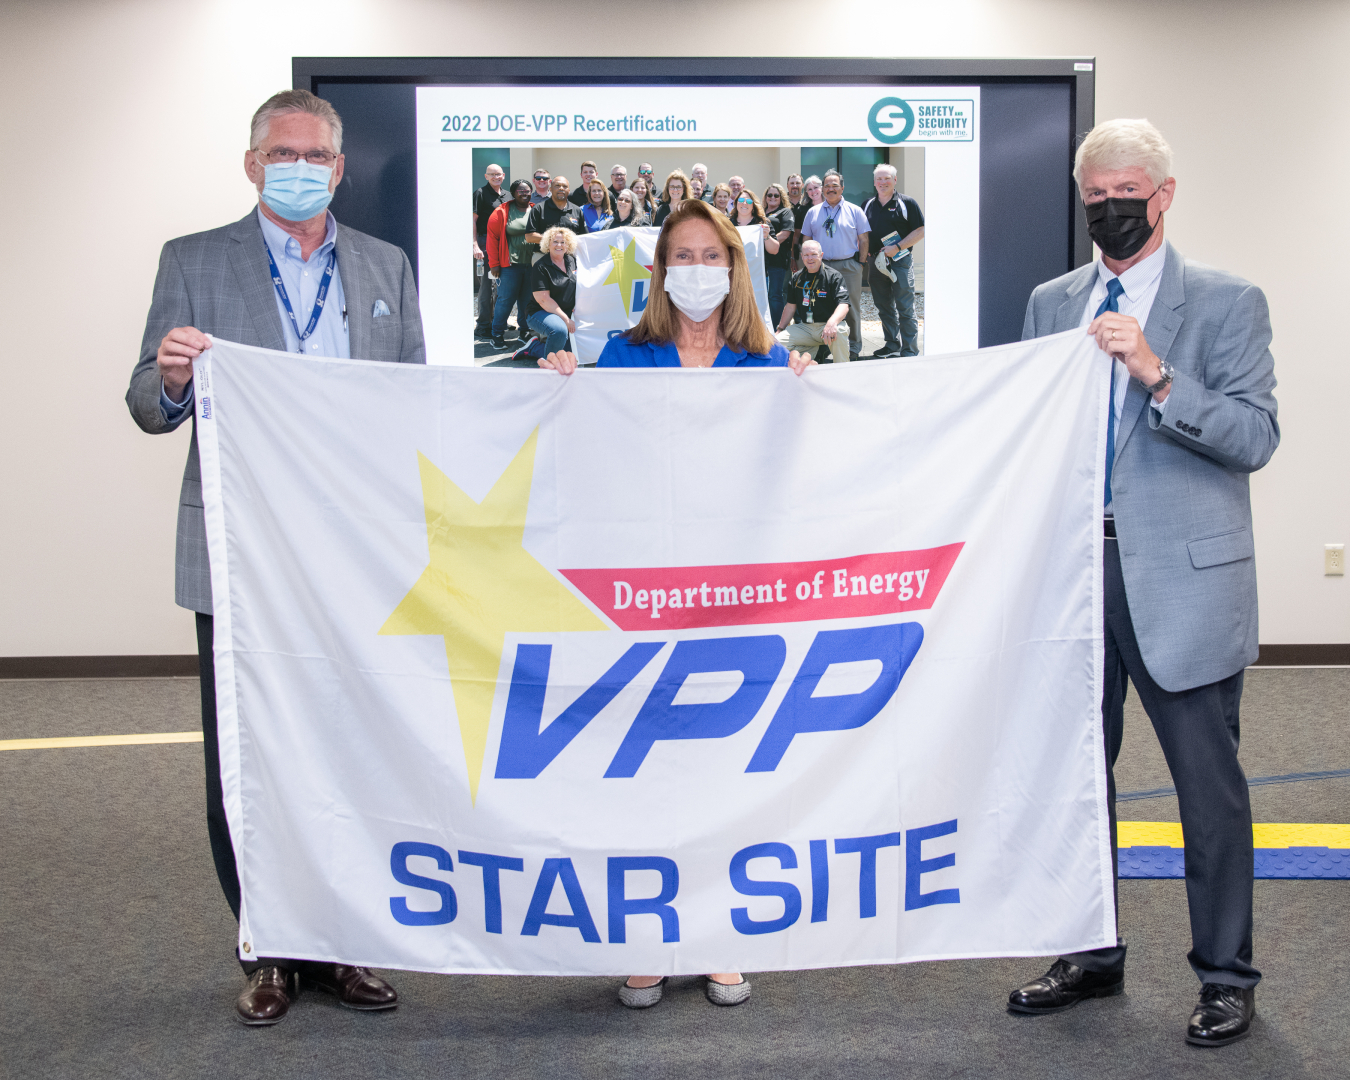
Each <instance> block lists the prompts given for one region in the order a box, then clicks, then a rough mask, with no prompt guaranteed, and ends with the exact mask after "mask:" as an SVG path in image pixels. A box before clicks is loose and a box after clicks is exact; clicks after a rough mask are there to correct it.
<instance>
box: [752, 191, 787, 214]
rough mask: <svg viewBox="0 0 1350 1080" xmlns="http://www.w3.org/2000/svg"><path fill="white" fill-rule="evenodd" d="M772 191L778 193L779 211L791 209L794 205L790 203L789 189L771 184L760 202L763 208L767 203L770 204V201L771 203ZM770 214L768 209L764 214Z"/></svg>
mask: <svg viewBox="0 0 1350 1080" xmlns="http://www.w3.org/2000/svg"><path fill="white" fill-rule="evenodd" d="M771 191H776V192H777V193H778V209H779V210H782V209H785V208H787V209H790V208H791V207H792V203H790V202H788V195H787V189H786V188H784V187H783V185H782V184H770V185H769V186H768V187H766V188H765V189H764V195H763V197H762V198H761V199H760V200H759V202H760V205H761V206H764V205H765V204H766V203H768V201H769V192H771ZM768 212H769V211H768V210H767V209H766V210H765V211H764V213H765V214H766V215H767V214H768Z"/></svg>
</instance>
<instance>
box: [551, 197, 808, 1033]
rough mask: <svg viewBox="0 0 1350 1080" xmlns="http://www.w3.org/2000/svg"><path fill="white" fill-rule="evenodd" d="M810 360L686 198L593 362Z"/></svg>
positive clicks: (700, 208) (633, 992)
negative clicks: (631, 317)
mask: <svg viewBox="0 0 1350 1080" xmlns="http://www.w3.org/2000/svg"><path fill="white" fill-rule="evenodd" d="M813 364H815V360H814V359H812V358H811V357H810V356H808V355H807V354H806V353H792V354H791V355H789V354H788V351H787V349H785V348H784V347H783V346H782V345H780V344H779V343H778V341H777V340H775V338H774V336H773V335H772V334H771V333H769V328H768V327H767V326H766V325H765V323H764V317H763V316H762V315H761V314H760V312H759V309H758V308H756V307H755V290H754V287H753V285H751V282H750V264H749V263H748V262H747V261H746V258H745V249H744V248H743V247H742V246H741V237H740V234H739V233H738V232H737V231H736V229H735V227H734V226H733V225H732V224H731V220H730V219H729V218H728V217H727V216H726V214H724V213H722V212H721V211H720V210H716V209H714V208H713V207H711V206H709V205H708V204H707V203H705V202H700V201H698V200H697V199H685V200H684V202H682V203H680V205H679V206H678V207H677V208H676V209H675V210H672V211H671V214H670V217H668V218H667V219H666V225H665V228H664V229H662V230H661V236H660V238H659V239H658V240H657V241H656V257H655V259H654V260H653V261H652V292H651V298H650V299H649V300H648V301H647V307H646V310H644V311H643V313H642V321H641V322H639V323H638V324H637V326H635V327H633V328H632V329H631V330H629V331H627V332H626V333H623V334H619V335H618V336H616V337H612V338H610V339H609V343H608V344H607V345H606V346H605V348H604V351H603V352H602V353H601V354H600V360H599V362H598V363H597V364H596V367H602V368H604V367H686V368H706V367H790V368H791V369H792V370H793V371H795V372H796V373H797V374H798V375H800V374H801V373H802V372H803V371H805V370H806V369H807V368H808V367H811V366H812V365H813ZM539 366H540V367H542V368H548V369H550V370H552V371H557V372H560V373H561V374H563V375H570V374H572V372H574V371H576V369H577V358H576V356H575V355H574V354H572V353H570V352H551V353H549V354H548V355H547V356H545V357H541V358H540V360H539ZM665 981H666V980H665V979H664V978H663V977H661V976H657V975H632V976H630V977H629V979H628V981H627V982H625V983H624V984H623V986H621V987H619V1000H620V1001H621V1002H623V1003H624V1004H625V1005H627V1006H628V1007H629V1008H630V1009H648V1008H651V1006H653V1005H655V1004H656V1003H657V1002H658V1001H660V1000H661V988H662V986H663V985H664V984H665ZM704 992H705V993H706V994H707V996H708V1000H709V1001H711V1002H712V1003H713V1004H714V1005H739V1004H741V1002H743V1001H745V1000H747V999H748V998H749V997H750V983H749V982H748V981H747V980H746V979H745V978H744V977H743V976H742V975H741V973H740V972H739V971H729V972H719V973H716V974H710V975H709V976H708V982H707V985H706V986H705V988H704Z"/></svg>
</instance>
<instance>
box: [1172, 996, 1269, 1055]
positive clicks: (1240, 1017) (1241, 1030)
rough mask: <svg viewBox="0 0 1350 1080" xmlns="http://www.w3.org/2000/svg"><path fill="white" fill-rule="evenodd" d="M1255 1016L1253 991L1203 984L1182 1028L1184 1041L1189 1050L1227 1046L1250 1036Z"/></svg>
mask: <svg viewBox="0 0 1350 1080" xmlns="http://www.w3.org/2000/svg"><path fill="white" fill-rule="evenodd" d="M1255 1015H1256V988H1255V987H1252V986H1248V987H1242V986H1227V985H1225V984H1224V983H1205V985H1204V986H1202V987H1201V988H1200V1004H1199V1005H1197V1006H1196V1007H1195V1012H1193V1013H1191V1022H1190V1023H1189V1024H1187V1025H1186V1041H1187V1042H1188V1043H1190V1044H1191V1045H1192V1046H1227V1045H1228V1044H1229V1043H1231V1042H1237V1041H1238V1040H1239V1039H1242V1038H1246V1036H1248V1035H1250V1034H1251V1030H1252V1017H1253V1016H1255Z"/></svg>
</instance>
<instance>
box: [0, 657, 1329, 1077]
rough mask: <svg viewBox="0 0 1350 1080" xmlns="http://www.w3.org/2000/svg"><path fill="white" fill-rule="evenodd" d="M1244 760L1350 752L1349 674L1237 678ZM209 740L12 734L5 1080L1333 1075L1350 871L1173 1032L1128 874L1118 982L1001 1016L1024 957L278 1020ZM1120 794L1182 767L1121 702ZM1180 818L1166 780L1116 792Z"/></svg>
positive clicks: (1262, 889) (135, 714)
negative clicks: (240, 921)
mask: <svg viewBox="0 0 1350 1080" xmlns="http://www.w3.org/2000/svg"><path fill="white" fill-rule="evenodd" d="M198 707H199V706H198V691H197V684H196V681H195V680H187V679H153V680H152V679H147V680H106V681H93V680H90V681H68V682H67V681H31V682H28V681H14V682H0V739H9V738H22V737H34V736H54V735H82V734H123V733H130V732H145V731H182V730H188V729H191V728H194V727H196V726H197V725H198V723H199V719H198V715H199V714H198ZM1243 715H1244V719H1243V750H1242V757H1243V764H1244V766H1245V768H1246V769H1247V772H1248V775H1249V776H1269V775H1276V774H1287V773H1295V772H1306V771H1323V770H1332V769H1344V768H1350V670H1342V669H1304V670H1277V669H1270V670H1254V671H1252V672H1249V674H1248V677H1247V689H1246V697H1245V699H1244V714H1243ZM201 772H202V765H201V747H200V746H199V745H196V744H176V745H174V744H170V745H159V746H130V747H100V748H89V749H73V750H72V749H66V750H37V751H12V752H5V753H0V943H3V945H4V948H5V951H6V953H7V954H8V956H9V961H8V965H7V970H8V971H9V973H10V974H9V976H8V978H9V979H10V990H9V991H8V992H6V993H5V995H4V998H3V1005H0V1077H5V1078H8V1077H15V1078H19V1077H22V1078H25V1080H27V1078H36V1077H79V1078H83V1077H127V1078H131V1077H138V1078H141V1077H209V1078H211V1080H222V1078H232V1077H285V1078H288V1080H300V1078H309V1077H315V1078H318V1077H323V1078H345V1077H358V1076H359V1077H512V1078H515V1077H522V1078H527V1077H549V1078H555V1077H617V1076H624V1075H631V1076H634V1077H637V1076H642V1077H701V1076H725V1077H765V1078H769V1077H773V1078H779V1077H794V1078H795V1077H817V1076H819V1077H868V1078H870V1077H878V1076H896V1077H910V1076H915V1077H932V1078H944V1077H985V1076H989V1077H1008V1076H1024V1075H1025V1076H1033V1077H1037V1078H1041V1077H1045V1078H1060V1077H1064V1078H1070V1077H1072V1078H1079V1077H1086V1076H1091V1077H1094V1078H1115V1077H1122V1078H1124V1077H1130V1078H1133V1077H1139V1078H1145V1077H1148V1078H1151V1077H1172V1076H1186V1077H1192V1076H1194V1077H1223V1078H1226V1080H1228V1078H1246V1077H1280V1078H1290V1080H1293V1078H1298V1077H1310V1078H1311V1077H1344V1076H1346V1075H1347V1074H1350V1064H1348V1063H1347V1051H1350V1012H1348V1011H1347V1008H1346V994H1347V987H1346V981H1345V975H1344V974H1343V973H1340V974H1338V972H1340V971H1341V965H1342V964H1345V963H1346V962H1347V960H1350V882H1344V881H1332V882H1318V881H1258V882H1257V883H1256V963H1257V964H1258V966H1259V967H1260V968H1261V969H1262V970H1263V972H1264V973H1265V981H1264V982H1263V983H1262V985H1261V987H1260V989H1259V990H1258V992H1257V1003H1258V1016H1257V1020H1256V1023H1255V1025H1254V1033H1253V1036H1252V1037H1251V1038H1250V1039H1248V1040H1246V1041H1245V1042H1242V1043H1238V1044H1236V1045H1234V1046H1231V1047H1227V1048H1225V1049H1221V1050H1198V1049H1193V1048H1191V1047H1188V1046H1186V1045H1185V1044H1184V1042H1183V1041H1182V1031H1183V1027H1184V1024H1185V1019H1186V1016H1187V1015H1188V1014H1189V1012H1190V1009H1191V1007H1192V1006H1193V1004H1194V1001H1195V997H1196V992H1197V984H1196V981H1195V978H1194V976H1193V975H1192V974H1191V972H1190V969H1189V968H1188V967H1187V966H1186V961H1185V955H1186V951H1187V949H1188V948H1189V938H1190V934H1189V928H1188V924H1187V916H1186V897H1185V889H1184V885H1183V883H1182V882H1180V881H1126V882H1123V883H1122V885H1121V922H1122V927H1123V932H1124V934H1125V937H1126V939H1127V941H1128V942H1129V945H1130V960H1129V968H1128V974H1127V979H1126V993H1125V994H1124V996H1122V997H1119V998H1114V999H1111V1000H1109V1001H1095V1002H1088V1003H1085V1004H1083V1005H1082V1006H1080V1007H1078V1008H1077V1009H1074V1010H1072V1011H1070V1012H1067V1013H1063V1014H1060V1015H1057V1016H1052V1017H1038V1018H1025V1017H1016V1016H1011V1015H1009V1014H1008V1013H1007V1012H1006V1011H1005V1009H1004V1007H1003V1005H1004V1002H1005V1000H1006V995H1007V993H1008V991H1009V990H1010V989H1011V988H1012V987H1014V986H1015V985H1017V984H1019V983H1021V982H1023V981H1025V980H1026V979H1028V978H1031V977H1034V976H1035V975H1038V974H1040V972H1041V971H1042V970H1043V969H1044V966H1045V964H1044V962H1043V961H1041V960H1038V959H1024V960H989V961H985V960H982V961H949V962H944V963H935V964H916V965H907V966H903V967H877V968H854V969H839V970H828V971H810V972H780V973H771V974H761V975H757V976H755V978H754V980H753V982H754V996H753V997H752V998H751V1000H750V1002H749V1004H747V1005H746V1006H743V1007H741V1008H738V1009H715V1008H713V1007H712V1006H710V1005H708V1004H707V1003H706V1002H705V1001H704V999H703V996H702V992H701V989H700V986H699V984H698V982H697V981H696V980H693V979H688V980H678V981H676V982H675V983H674V984H673V985H672V986H671V988H670V989H669V990H668V991H667V993H666V998H665V1000H663V1001H662V1003H661V1004H660V1005H659V1006H658V1007H657V1008H655V1009H653V1010H651V1011H650V1012H645V1013H632V1012H629V1011H627V1010H625V1009H623V1008H622V1007H621V1006H619V1005H618V1004H617V1002H616V1000H615V989H616V980H614V979H581V978H556V979H546V978H518V979H511V978H498V977H477V976H453V977H447V976H432V975H420V974H413V973H404V972H396V973H393V974H392V975H391V976H390V978H391V981H393V982H394V984H395V985H396V986H397V987H398V990H399V992H400V994H401V995H402V1000H403V1004H402V1006H401V1007H400V1008H399V1009H398V1010H396V1011H394V1012H391V1013H383V1014H360V1013H352V1012H348V1011H346V1010H344V1009H342V1008H340V1007H339V1006H337V1005H336V1004H335V1002H334V1001H333V999H331V998H328V997H325V996H323V995H317V994H312V993H311V994H307V995H305V996H304V997H303V998H302V999H301V1000H300V1001H299V1002H298V1003H297V1004H296V1005H295V1006H293V1007H292V1010H291V1014H290V1016H288V1017H287V1019H286V1021H285V1022H284V1023H282V1024H280V1025H278V1026H277V1027H275V1028H271V1029H257V1030H250V1029H245V1028H243V1027H241V1026H240V1025H238V1024H236V1023H235V1022H234V1020H233V1019H232V1013H233V1003H234V998H235V996H236V994H237V993H238V991H239V989H240V986H241V985H242V978H241V976H240V974H239V969H238V967H237V965H236V964H235V963H234V961H233V959H232V958H231V955H230V948H231V945H232V943H233V936H234V930H233V921H232V919H231V917H230V913H229V909H228V908H227V907H226V906H225V902H224V900H223V899H222V898H221V895H220V891H219V887H218V886H217V884H216V880H215V874H214V871H213V869H212V866H211V857H210V852H209V849H208V846H207V841H206V830H205V824H204V821H203V814H202V775H201ZM1117 777H1118V781H1119V786H1120V790H1121V791H1122V792H1128V791H1140V790H1152V789H1156V788H1161V787H1167V786H1168V785H1169V784H1170V779H1169V777H1168V774H1167V768H1166V765H1165V764H1164V763H1163V760H1162V755H1161V753H1160V751H1159V749H1158V746H1157V742H1156V740H1155V739H1154V737H1153V734H1152V731H1151V729H1150V727H1149V724H1148V721H1147V719H1146V718H1145V717H1144V716H1143V714H1142V712H1141V711H1140V710H1139V709H1138V706H1137V703H1135V702H1131V705H1130V712H1129V717H1128V725H1127V732H1126V737H1125V745H1124V750H1123V752H1122V756H1121V762H1120V766H1119V770H1118V773H1117ZM1253 804H1254V807H1255V811H1256V820H1257V821H1296V822H1342V823H1344V822H1350V779H1334V780H1321V781H1312V782H1305V783H1297V784H1282V785H1272V786H1266V787H1258V788H1254V789H1253ZM1120 809H1121V815H1120V816H1121V818H1122V819H1123V820H1140V821H1145V820H1146V821H1169V820H1176V800H1175V799H1174V798H1159V799H1148V800H1140V801H1135V802H1130V803H1123V804H1121V807H1120Z"/></svg>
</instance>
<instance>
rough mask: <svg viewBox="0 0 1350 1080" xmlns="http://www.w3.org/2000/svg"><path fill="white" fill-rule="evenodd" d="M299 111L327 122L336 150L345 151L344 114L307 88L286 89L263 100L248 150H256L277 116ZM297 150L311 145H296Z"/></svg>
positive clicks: (254, 116) (255, 118)
mask: <svg viewBox="0 0 1350 1080" xmlns="http://www.w3.org/2000/svg"><path fill="white" fill-rule="evenodd" d="M296 112H302V113H309V114H310V115H311V116H317V117H318V118H319V119H320V120H323V121H325V122H326V123H327V124H328V127H329V129H330V130H331V131H332V133H333V150H334V152H335V153H338V154H340V153H342V117H340V116H338V114H337V110H336V109H335V108H333V106H331V105H330V104H328V102H326V101H324V99H323V98H321V97H315V96H314V95H313V94H311V93H310V92H309V91H308V90H283V91H282V92H281V93H279V94H273V95H272V96H271V97H270V98H268V99H267V100H266V101H264V102H263V103H262V105H260V106H259V107H258V111H257V112H255V113H254V114H253V127H252V130H251V131H250V132H249V143H248V145H249V149H250V150H256V149H258V147H259V146H261V145H262V141H263V140H264V139H265V138H267V128H268V126H269V125H270V124H271V123H272V120H273V118H274V117H278V116H285V115H286V114H287V113H296ZM295 149H297V150H301V151H302V152H303V151H304V150H307V149H309V148H308V147H295Z"/></svg>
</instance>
